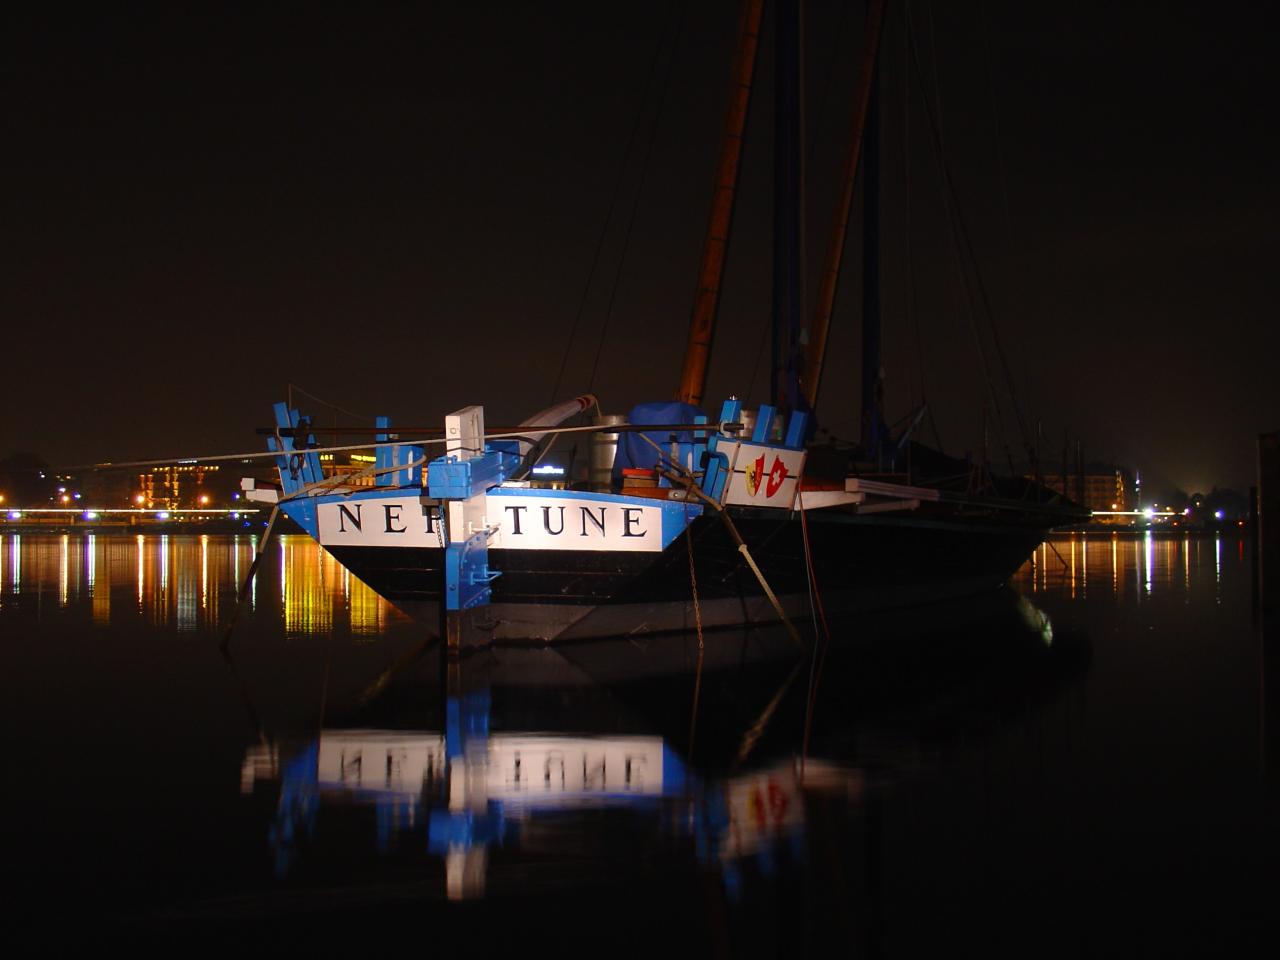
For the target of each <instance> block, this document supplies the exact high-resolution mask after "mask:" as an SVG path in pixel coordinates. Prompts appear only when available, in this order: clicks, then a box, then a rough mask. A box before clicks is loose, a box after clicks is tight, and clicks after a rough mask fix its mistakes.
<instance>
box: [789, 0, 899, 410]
mask: <svg viewBox="0 0 1280 960" xmlns="http://www.w3.org/2000/svg"><path fill="white" fill-rule="evenodd" d="M884 7H885V0H868V2H867V27H866V37H865V40H864V43H863V50H862V64H861V66H860V68H859V73H858V86H857V88H856V90H855V91H854V100H853V118H852V122H851V124H850V130H849V149H848V153H847V154H846V157H845V165H844V177H843V186H842V188H841V191H840V202H839V203H838V204H837V205H836V214H835V218H834V219H833V220H832V223H831V233H830V235H829V236H828V239H827V253H826V257H825V259H824V260H823V265H822V279H821V281H820V283H819V286H818V296H817V300H816V301H815V303H814V310H813V322H812V323H811V324H810V325H809V348H808V351H807V353H806V355H805V364H804V374H803V376H802V377H801V387H802V388H803V390H804V395H805V400H806V401H807V402H808V404H809V408H810V409H813V408H814V407H816V405H817V402H818V384H819V382H820V381H821V379H822V361H823V357H824V355H825V354H826V350H827V332H828V331H829V330H830V329H831V311H832V309H833V307H834V306H835V301H836V285H837V284H838V283H839V280H840V261H841V260H842V259H843V256H844V242H845V236H846V234H847V233H848V228H849V213H850V211H851V210H852V208H853V193H854V181H855V179H856V177H857V173H858V161H859V158H860V156H861V154H862V140H863V136H864V134H865V132H866V127H867V111H868V108H869V106H870V103H871V90H872V81H873V79H874V78H875V66H876V56H877V53H878V52H879V49H880V33H881V29H882V27H883V24H884Z"/></svg>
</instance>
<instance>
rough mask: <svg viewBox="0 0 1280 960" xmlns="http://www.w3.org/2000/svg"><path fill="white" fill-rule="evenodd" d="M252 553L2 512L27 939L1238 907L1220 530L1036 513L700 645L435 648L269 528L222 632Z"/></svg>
mask: <svg viewBox="0 0 1280 960" xmlns="http://www.w3.org/2000/svg"><path fill="white" fill-rule="evenodd" d="M253 550H254V543H253V541H252V540H251V539H249V538H247V537H239V538H231V537H199V536H169V537H162V536H149V537H146V538H141V537H139V538H133V537H104V536H99V537H80V536H70V537H65V536H22V537H18V536H11V535H4V536H0V649H2V650H3V656H4V663H3V670H2V671H0V677H3V681H2V682H3V690H2V691H0V693H2V697H0V702H2V703H3V704H4V709H5V711H6V712H5V716H4V723H3V725H2V729H3V736H4V747H5V758H6V765H5V766H6V776H5V780H4V791H5V792H4V798H5V807H4V815H3V829H4V834H5V837H4V850H5V863H6V867H7V872H8V878H9V880H10V887H11V888H12V887H15V886H16V887H17V888H18V889H19V890H20V891H21V892H20V893H19V894H17V895H14V894H11V895H10V897H9V898H8V899H7V902H6V913H7V914H8V921H9V925H10V928H11V929H17V930H18V931H19V932H20V934H21V936H22V938H24V940H25V943H26V945H28V946H32V947H41V946H43V947H47V948H49V949H51V950H56V949H59V948H61V947H65V946H67V945H69V944H77V945H84V944H100V943H103V942H112V941H123V942H127V943H138V944H143V945H146V946H150V947H157V948H164V949H169V948H173V949H184V948H187V947H190V946H193V945H207V944H209V943H215V942H216V943H219V944H221V945H224V946H238V947H240V948H242V949H243V948H245V947H249V946H250V945H252V946H253V947H255V948H260V947H261V946H263V945H264V944H268V943H270V944H275V945H288V946H294V947H306V948H315V947H322V948H333V947H336V946H338V945H343V946H347V947H360V948H362V949H365V950H375V951H376V950H380V949H382V950H385V949H389V948H393V947H397V946H399V945H400V944H401V943H404V944H405V945H412V946H415V947H416V948H417V949H424V950H430V949H439V948H441V947H450V946H457V947H460V948H464V949H467V950H470V951H473V952H479V953H489V952H503V953H509V952H511V951H515V950H521V951H528V950H532V949H536V948H538V947H541V946H544V945H545V946H546V947H547V948H550V949H557V950H561V951H563V950H566V949H573V950H575V951H578V950H586V951H589V952H592V953H596V954H601V955H612V954H621V955H635V954H657V953H660V954H663V955H666V954H671V953H676V954H684V953H695V952H696V953H699V954H701V953H706V954H707V955H716V956H723V955H794V954H811V953H819V952H821V953H823V954H824V955H825V954H826V953H827V952H832V951H840V952H844V953H854V954H859V955H868V956H914V955H919V954H921V953H924V952H925V951H928V952H930V953H935V952H937V951H938V950H945V951H947V952H948V953H955V952H957V951H963V952H965V953H969V952H982V953H988V954H1018V955H1020V956H1025V955H1028V954H1033V955H1042V954H1051V955H1061V956H1079V955H1096V954H1124V955H1131V954H1134V953H1143V954H1159V955H1167V954H1177V953H1184V954H1187V953H1189V954H1196V953H1208V952H1215V951H1217V952H1222V951H1229V952H1231V953H1233V954H1236V955H1238V954H1241V953H1248V952H1253V951H1254V948H1255V945H1258V944H1262V943H1265V942H1266V940H1267V939H1269V923H1268V921H1269V916H1268V911H1269V910H1270V907H1271V904H1272V903H1273V902H1274V896H1275V894H1276V892H1277V885H1276V882H1275V880H1274V879H1273V878H1274V875H1275V873H1276V867H1277V866H1278V862H1277V859H1276V855H1277V852H1280V832H1278V831H1277V823H1278V822H1280V821H1277V818H1276V803H1275V800H1276V792H1275V783H1274V781H1275V775H1274V771H1275V769H1276V768H1277V764H1280V758H1273V757H1272V756H1271V755H1272V753H1273V752H1274V742H1275V741H1274V737H1271V736H1269V734H1271V733H1272V732H1273V730H1274V724H1275V716H1276V713H1277V711H1276V709H1275V706H1274V704H1270V703H1268V702H1267V700H1266V697H1265V692H1266V686H1265V684H1264V683H1263V675H1264V673H1265V672H1266V671H1265V669H1264V667H1265V666H1266V664H1267V663H1268V659H1269V658H1268V644H1266V643H1265V642H1264V631H1263V629H1262V627H1261V625H1260V622H1259V619H1258V618H1257V617H1256V616H1255V615H1254V614H1253V612H1252V610H1253V608H1252V605H1251V593H1250V582H1251V581H1250V576H1251V564H1250V558H1249V551H1248V541H1247V540H1244V539H1239V538H1236V537H1232V536H1227V537H1221V538H1215V537H1212V536H1208V537H1176V538H1164V537H1144V536H1142V535H1128V534H1125V535H1119V536H1109V535H1094V534H1091V535H1089V536H1088V537H1079V536H1077V537H1075V538H1059V539H1055V540H1054V541H1052V542H1051V543H1050V544H1047V545H1046V546H1045V547H1043V548H1042V549H1041V550H1039V551H1037V553H1036V555H1035V557H1034V558H1033V560H1032V561H1031V562H1029V563H1028V564H1027V565H1026V566H1025V567H1024V568H1023V569H1022V570H1021V571H1020V572H1019V574H1018V575H1017V576H1016V577H1015V579H1014V581H1013V583H1012V585H1011V589H1010V590H1008V591H1006V592H1005V593H1003V594H1001V595H998V596H995V597H991V598H986V599H985V600H983V601H982V602H975V603H966V604H956V605H948V606H944V607H937V608H933V609H930V610H928V611H916V612H913V613H911V614H895V615H893V616H884V617H876V618H868V619H864V620H861V621H858V622H853V623H843V624H838V625H836V627H835V631H834V632H835V633H836V634H837V637H838V643H837V645H836V647H835V649H833V651H832V653H831V654H830V655H829V656H828V657H827V658H826V659H825V660H824V661H823V662H822V664H821V668H820V670H818V669H814V668H813V666H812V665H811V664H810V663H809V662H808V661H785V660H784V661H770V662H763V663H761V662H756V661H755V660H753V658H752V656H751V654H752V652H753V651H754V650H755V649H756V647H757V646H758V644H759V638H758V636H757V635H755V634H752V633H751V632H745V633H726V634H712V635H708V637H707V642H708V644H715V645H717V646H718V647H719V649H720V651H721V652H722V653H723V652H724V651H728V652H729V653H730V654H732V656H721V657H720V658H719V660H720V662H721V663H722V664H723V663H726V662H727V663H729V664H730V665H729V666H722V667H720V668H718V669H716V670H712V671H707V672H705V674H704V675H703V676H702V677H701V679H700V680H699V679H697V676H696V674H695V673H694V672H692V671H689V670H686V669H683V668H684V667H687V666H688V665H690V664H691V663H693V662H694V651H695V648H696V644H695V641H694V640H693V639H692V638H684V637H677V638H669V639H663V640H659V641H653V640H649V641H646V640H633V641H631V642H626V643H619V644H617V645H604V646H600V645H591V646H581V647H574V648H572V649H567V650H565V651H563V652H561V653H555V652H550V651H543V650H514V651H504V652H501V653H498V654H482V655H477V656H473V657H470V658H468V659H466V660H464V662H463V663H462V664H461V665H459V666H457V667H456V668H454V669H452V670H450V669H448V668H447V667H445V666H443V665H442V663H441V660H440V658H439V656H438V655H437V652H436V650H435V649H434V648H433V647H432V646H431V645H430V641H429V638H428V631H426V630H424V628H422V627H421V626H419V625H417V624H415V623H413V622H411V621H409V620H407V619H406V618H404V617H403V616H401V615H400V614H399V613H398V612H396V611H395V610H394V609H393V608H391V607H390V606H388V605H387V604H385V603H383V602H382V601H381V600H380V599H379V598H378V597H377V596H376V595H374V594H373V593H372V592H371V591H369V590H368V588H367V587H365V586H364V585H363V584H362V583H360V582H359V581H358V580H356V579H354V578H352V577H350V576H349V575H347V574H346V573H345V571H343V570H342V568H341V567H339V566H338V565H337V564H336V563H334V562H333V561H332V560H331V559H330V558H328V557H327V555H325V554H324V553H323V552H322V551H320V550H319V549H318V548H316V547H315V546H314V545H312V544H311V542H310V541H309V540H306V539H302V538H294V537H285V538H282V539H281V540H280V541H279V542H273V543H272V544H271V545H270V546H269V548H268V551H267V554H266V558H265V562H264V565H263V568H262V570H261V572H260V575H259V577H258V578H257V582H256V583H255V585H254V587H253V590H252V592H251V594H250V597H249V600H248V602H247V603H246V604H245V606H244V608H242V610H241V613H240V615H239V617H238V619H236V620H235V623H234V629H233V630H232V632H231V641H230V655H229V657H224V656H223V655H222V654H221V653H220V652H219V641H220V640H221V639H222V638H223V636H224V635H225V634H226V631H227V629H228V628H229V627H230V626H231V625H232V621H233V611H234V607H235V598H236V592H237V588H238V585H239V584H240V582H241V581H242V580H243V578H244V576H245V574H246V572H247V570H248V568H249V564H250V563H251V561H252V557H253ZM695 703H696V709H695ZM806 730H808V736H807V743H808V746H807V750H806V747H805V744H806ZM1258 952H1262V951H1261V949H1260V948H1259V951H1258ZM1268 953H1269V951H1268Z"/></svg>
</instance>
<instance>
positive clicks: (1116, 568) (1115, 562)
mask: <svg viewBox="0 0 1280 960" xmlns="http://www.w3.org/2000/svg"><path fill="white" fill-rule="evenodd" d="M1118 549H1119V541H1118V537H1117V535H1116V534H1114V533H1113V534H1112V535H1111V595H1112V596H1113V597H1118V596H1120V563H1119V557H1118V555H1117V550H1118Z"/></svg>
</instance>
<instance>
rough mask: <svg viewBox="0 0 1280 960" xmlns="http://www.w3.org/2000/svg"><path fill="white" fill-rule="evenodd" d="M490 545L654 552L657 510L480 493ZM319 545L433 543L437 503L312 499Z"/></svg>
mask: <svg viewBox="0 0 1280 960" xmlns="http://www.w3.org/2000/svg"><path fill="white" fill-rule="evenodd" d="M486 506H487V509H486V522H487V523H488V525H489V526H490V527H492V528H494V529H493V534H492V536H491V537H490V538H489V549H490V550H589V551H643V552H661V550H662V547H663V536H662V507H661V506H647V505H641V504H637V503H634V502H625V501H616V500H613V501H608V500H601V499H596V498H585V497H583V498H579V497H554V498H553V497H546V496H540V495H537V494H532V493H507V492H505V491H504V492H496V491H495V492H494V493H491V494H489V496H488V497H487V498H486ZM316 519H317V525H318V529H319V533H320V536H319V539H320V543H321V544H323V545H324V546H326V547H345V546H361V547H427V548H431V547H434V548H436V549H439V547H440V543H441V537H442V535H443V533H442V530H441V524H440V508H439V507H438V506H436V505H428V504H423V503H421V501H420V500H419V498H418V497H414V496H400V497H351V498H347V499H344V500H340V501H331V502H328V503H320V504H317V507H316Z"/></svg>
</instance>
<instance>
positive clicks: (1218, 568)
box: [1213, 534, 1222, 603]
mask: <svg viewBox="0 0 1280 960" xmlns="http://www.w3.org/2000/svg"><path fill="white" fill-rule="evenodd" d="M1213 586H1214V590H1215V592H1216V597H1217V601H1218V603H1222V536H1221V534H1219V535H1218V536H1216V537H1214V538H1213Z"/></svg>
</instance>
